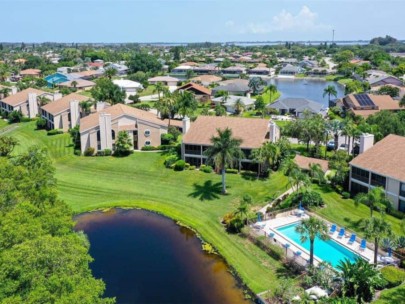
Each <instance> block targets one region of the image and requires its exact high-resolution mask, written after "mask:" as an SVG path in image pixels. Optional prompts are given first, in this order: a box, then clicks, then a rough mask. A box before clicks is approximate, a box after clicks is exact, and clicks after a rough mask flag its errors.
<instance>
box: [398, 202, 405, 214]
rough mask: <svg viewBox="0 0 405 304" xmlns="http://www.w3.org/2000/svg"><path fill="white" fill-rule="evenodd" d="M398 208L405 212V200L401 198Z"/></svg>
mask: <svg viewBox="0 0 405 304" xmlns="http://www.w3.org/2000/svg"><path fill="white" fill-rule="evenodd" d="M398 210H399V211H401V212H405V201H404V200H399V202H398Z"/></svg>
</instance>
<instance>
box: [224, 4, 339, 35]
mask: <svg viewBox="0 0 405 304" xmlns="http://www.w3.org/2000/svg"><path fill="white" fill-rule="evenodd" d="M226 26H227V27H228V28H233V29H236V30H237V31H238V32H239V33H240V34H267V33H272V32H309V31H322V30H323V31H325V30H330V29H331V28H332V27H331V26H330V25H326V24H322V23H320V22H319V21H318V15H317V14H316V13H315V12H312V11H311V9H310V8H309V7H308V6H306V5H304V6H303V7H302V8H301V10H300V11H299V12H298V13H297V14H296V15H294V14H292V13H291V12H288V11H286V10H282V11H281V12H280V13H279V14H278V15H275V16H273V18H272V19H271V22H250V23H247V24H244V25H240V26H237V25H236V24H235V23H234V22H233V21H228V22H227V23H226Z"/></svg>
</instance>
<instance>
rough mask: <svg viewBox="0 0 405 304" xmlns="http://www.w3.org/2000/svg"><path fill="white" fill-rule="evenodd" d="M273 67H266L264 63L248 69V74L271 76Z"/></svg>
mask: <svg viewBox="0 0 405 304" xmlns="http://www.w3.org/2000/svg"><path fill="white" fill-rule="evenodd" d="M274 73H275V69H273V68H268V67H266V66H265V65H264V66H263V65H261V66H257V67H255V68H253V69H249V70H248V74H249V75H251V76H273V75H274Z"/></svg>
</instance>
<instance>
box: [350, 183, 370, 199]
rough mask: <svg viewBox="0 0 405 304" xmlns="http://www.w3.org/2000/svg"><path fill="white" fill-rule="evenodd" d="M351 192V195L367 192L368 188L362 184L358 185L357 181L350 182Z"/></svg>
mask: <svg viewBox="0 0 405 304" xmlns="http://www.w3.org/2000/svg"><path fill="white" fill-rule="evenodd" d="M351 186H352V187H351V193H352V195H353V196H354V195H356V194H358V193H367V192H368V188H367V187H364V186H363V185H360V184H358V183H355V182H352V184H351Z"/></svg>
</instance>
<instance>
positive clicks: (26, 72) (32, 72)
mask: <svg viewBox="0 0 405 304" xmlns="http://www.w3.org/2000/svg"><path fill="white" fill-rule="evenodd" d="M39 74H41V70H38V69H27V70H23V71H21V72H20V75H39Z"/></svg>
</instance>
